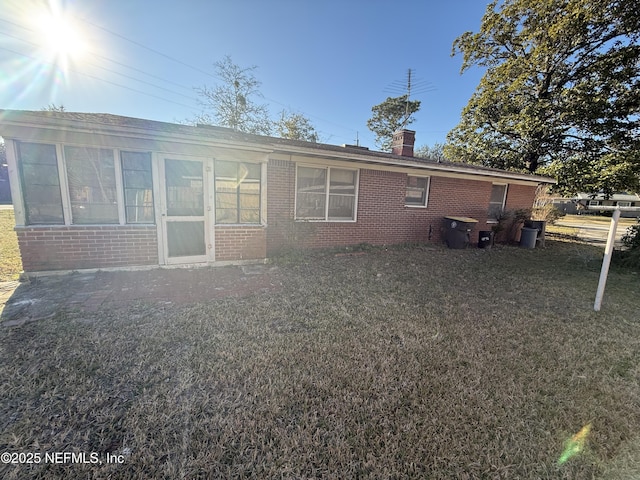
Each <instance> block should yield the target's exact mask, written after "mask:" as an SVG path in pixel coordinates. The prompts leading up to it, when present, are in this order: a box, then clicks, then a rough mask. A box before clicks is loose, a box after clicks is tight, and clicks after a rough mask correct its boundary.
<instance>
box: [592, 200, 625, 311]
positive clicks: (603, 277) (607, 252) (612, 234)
mask: <svg viewBox="0 0 640 480" xmlns="http://www.w3.org/2000/svg"><path fill="white" fill-rule="evenodd" d="M618 220H620V209H619V208H616V209H615V210H614V211H613V217H612V218H611V227H609V236H608V237H607V246H606V247H604V258H603V259H602V270H600V280H599V281H598V291H597V292H596V302H595V303H594V304H593V309H594V310H595V311H596V312H599V311H600V305H602V296H603V295H604V286H605V285H606V283H607V275H609V264H610V263H611V254H612V253H613V244H614V243H615V241H616V230H617V228H618Z"/></svg>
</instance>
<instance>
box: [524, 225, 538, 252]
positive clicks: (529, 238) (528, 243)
mask: <svg viewBox="0 0 640 480" xmlns="http://www.w3.org/2000/svg"><path fill="white" fill-rule="evenodd" d="M537 237H538V229H537V228H527V227H522V230H521V232H520V246H521V247H522V248H536V238H537Z"/></svg>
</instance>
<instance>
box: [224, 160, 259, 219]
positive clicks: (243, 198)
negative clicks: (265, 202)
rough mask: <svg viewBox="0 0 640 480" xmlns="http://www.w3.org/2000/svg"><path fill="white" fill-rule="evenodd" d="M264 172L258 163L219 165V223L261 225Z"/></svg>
mask: <svg viewBox="0 0 640 480" xmlns="http://www.w3.org/2000/svg"><path fill="white" fill-rule="evenodd" d="M260 170H261V166H260V165H259V164H255V163H238V162H227V161H217V162H216V164H215V177H216V223H218V224H254V223H260Z"/></svg>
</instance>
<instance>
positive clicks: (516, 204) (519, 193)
mask: <svg viewBox="0 0 640 480" xmlns="http://www.w3.org/2000/svg"><path fill="white" fill-rule="evenodd" d="M535 196H536V187H535V186H532V187H530V186H527V185H509V187H508V189H507V203H506V205H505V208H506V209H507V210H514V209H517V208H531V207H533V199H534V198H535Z"/></svg>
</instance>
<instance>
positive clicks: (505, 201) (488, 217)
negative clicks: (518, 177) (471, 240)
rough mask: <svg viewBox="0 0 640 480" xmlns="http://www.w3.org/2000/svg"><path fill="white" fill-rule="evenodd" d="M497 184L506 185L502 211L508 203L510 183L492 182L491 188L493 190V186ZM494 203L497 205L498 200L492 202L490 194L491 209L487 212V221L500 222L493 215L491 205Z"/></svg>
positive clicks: (501, 206)
mask: <svg viewBox="0 0 640 480" xmlns="http://www.w3.org/2000/svg"><path fill="white" fill-rule="evenodd" d="M496 186H501V187H504V194H503V195H502V202H501V204H500V211H501V212H504V207H505V205H506V203H507V192H508V191H509V184H508V183H492V184H491V190H493V187H496ZM492 205H497V202H491V196H489V209H488V212H487V223H496V222H498V219H497V218H494V217H491V216H490V215H491V206H492Z"/></svg>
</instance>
